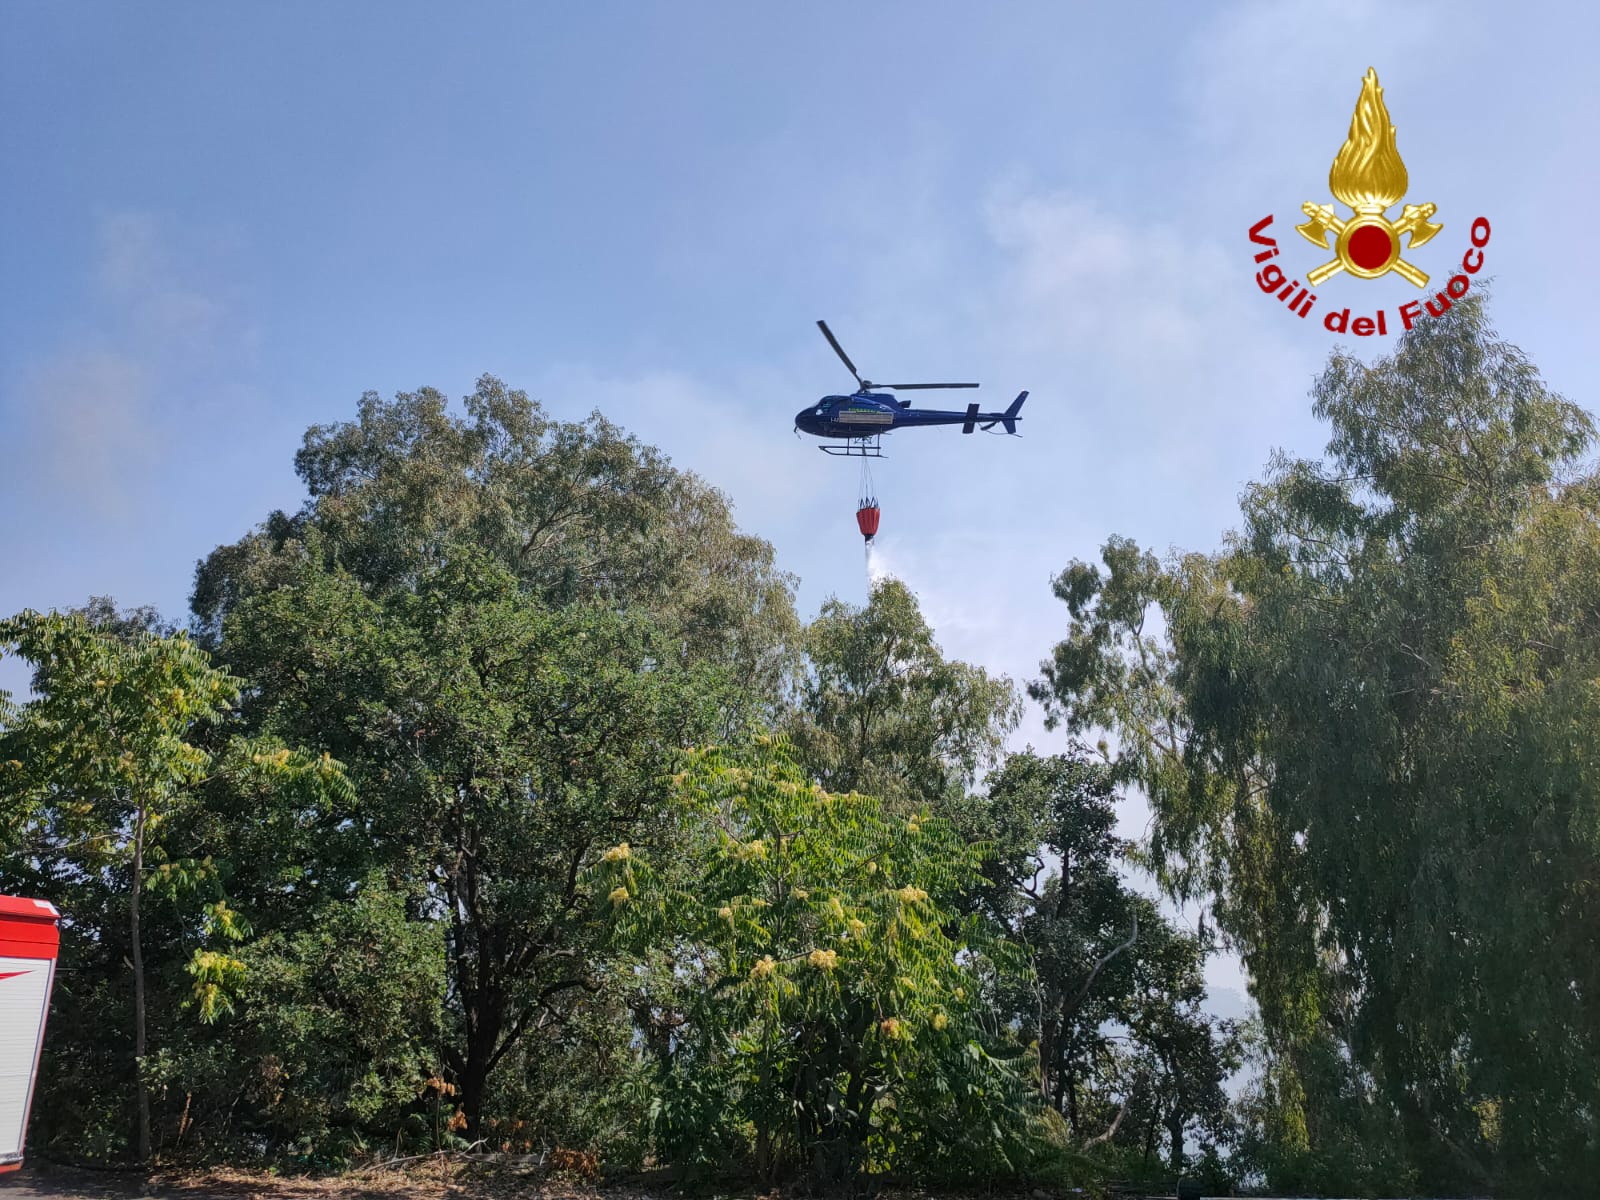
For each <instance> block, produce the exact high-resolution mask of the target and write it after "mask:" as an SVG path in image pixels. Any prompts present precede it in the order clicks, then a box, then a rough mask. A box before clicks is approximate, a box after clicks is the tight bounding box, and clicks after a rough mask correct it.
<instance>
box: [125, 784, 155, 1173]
mask: <svg viewBox="0 0 1600 1200" xmlns="http://www.w3.org/2000/svg"><path fill="white" fill-rule="evenodd" d="M144 816H145V810H144V805H142V804H141V805H140V806H139V808H138V810H137V812H135V814H134V818H133V889H132V891H131V893H130V895H129V899H128V932H129V936H130V937H131V938H132V941H133V1076H134V1078H133V1083H134V1091H135V1094H136V1095H137V1096H138V1104H139V1162H140V1163H141V1164H144V1163H148V1162H149V1161H150V1091H149V1089H148V1088H147V1087H145V1082H144V1052H145V1034H144V949H143V947H142V946H141V945H140V943H139V889H140V886H141V885H142V884H143V882H144Z"/></svg>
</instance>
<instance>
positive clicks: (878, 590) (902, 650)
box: [784, 580, 1021, 808]
mask: <svg viewBox="0 0 1600 1200" xmlns="http://www.w3.org/2000/svg"><path fill="white" fill-rule="evenodd" d="M804 642H805V657H806V666H805V670H804V672H803V674H802V675H801V676H800V678H799V681H798V684H797V686H796V687H795V689H794V695H793V698H792V707H791V710H790V713H789V717H788V720H787V721H786V723H785V726H784V728H785V732H786V733H787V734H788V735H789V737H790V738H791V740H792V741H793V744H794V747H795V753H796V754H797V755H798V757H799V760H800V762H801V763H802V764H803V765H804V766H805V767H806V769H807V770H809V771H810V772H811V773H812V774H813V775H814V776H815V777H816V779H817V780H818V781H819V782H820V783H821V784H822V785H823V786H824V787H826V788H828V789H830V790H834V791H852V790H856V791H862V792H867V793H869V794H872V795H876V796H881V797H882V798H883V799H884V801H885V802H886V803H889V804H890V805H903V806H910V807H912V808H915V807H918V806H920V805H923V804H934V805H939V806H944V805H949V804H955V803H957V802H959V801H960V799H961V798H962V797H963V796H964V795H965V791H966V788H967V787H969V786H970V785H971V784H972V782H973V779H974V777H975V775H976V774H977V772H978V770H979V769H980V768H981V767H984V766H986V765H988V764H989V763H991V762H993V761H994V760H995V759H996V758H997V757H998V755H999V752H1000V749H1001V747H1002V746H1003V744H1004V742H1005V738H1006V735H1007V734H1008V733H1010V732H1011V730H1013V729H1015V728H1016V725H1017V722H1018V720H1019V719H1020V716H1021V700H1020V697H1019V696H1018V695H1017V694H1016V691H1015V689H1014V688H1013V686H1012V684H1011V681H1010V680H1008V679H1006V678H1004V677H1000V678H998V679H995V678H990V676H989V675H988V673H987V672H985V671H984V670H983V669H982V668H981V667H974V666H970V665H968V664H967V663H960V662H951V661H948V660H947V659H945V657H944V656H943V654H941V653H940V651H939V647H938V646H937V645H935V644H934V641H933V631H932V630H931V629H930V628H929V627H928V624H927V622H926V621H924V620H923V617H922V614H921V612H920V611H919V610H918V608H917V602H916V598H915V597H914V596H912V595H911V593H910V592H909V591H908V590H907V589H906V586H905V585H904V584H903V583H900V582H899V581H897V580H885V581H883V582H881V583H879V584H877V585H876V586H875V587H874V588H873V590H872V597H871V600H870V602H869V603H868V604H867V606H866V607H865V608H864V609H856V608H852V607H851V606H850V605H848V604H846V603H844V602H843V601H840V600H836V599H834V600H829V601H828V602H827V603H826V604H824V605H823V607H822V612H821V613H820V614H819V615H818V617H817V619H816V620H815V621H813V622H812V623H811V625H810V626H809V627H808V628H807V629H806V631H805V639H804Z"/></svg>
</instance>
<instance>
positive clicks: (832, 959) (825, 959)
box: [806, 950, 839, 971]
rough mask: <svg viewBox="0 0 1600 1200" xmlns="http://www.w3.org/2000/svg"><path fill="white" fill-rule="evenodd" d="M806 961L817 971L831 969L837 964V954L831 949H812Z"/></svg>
mask: <svg viewBox="0 0 1600 1200" xmlns="http://www.w3.org/2000/svg"><path fill="white" fill-rule="evenodd" d="M806 961H807V962H808V963H810V964H811V965H812V966H813V967H816V968H817V969H818V970H819V971H831V970H833V969H834V968H835V967H837V966H838V965H839V955H838V954H837V953H836V952H834V951H832V950H813V951H812V952H811V953H810V954H809V955H807V956H806Z"/></svg>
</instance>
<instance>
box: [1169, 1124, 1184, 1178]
mask: <svg viewBox="0 0 1600 1200" xmlns="http://www.w3.org/2000/svg"><path fill="white" fill-rule="evenodd" d="M1167 1132H1168V1133H1170V1134H1171V1135H1172V1173H1173V1174H1174V1175H1182V1174H1183V1114H1182V1113H1181V1112H1180V1111H1178V1110H1177V1109H1173V1110H1172V1115H1171V1116H1170V1117H1168V1118H1167Z"/></svg>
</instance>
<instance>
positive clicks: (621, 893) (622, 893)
mask: <svg viewBox="0 0 1600 1200" xmlns="http://www.w3.org/2000/svg"><path fill="white" fill-rule="evenodd" d="M609 899H610V901H611V905H612V907H613V908H615V907H617V906H618V905H622V904H626V903H627V902H628V889H627V888H625V887H615V888H612V889H611V895H610V897H609Z"/></svg>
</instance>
